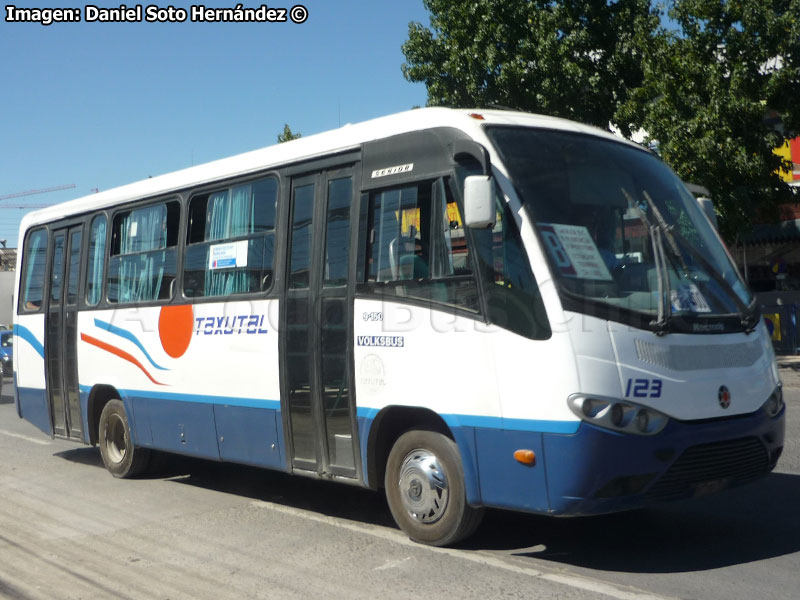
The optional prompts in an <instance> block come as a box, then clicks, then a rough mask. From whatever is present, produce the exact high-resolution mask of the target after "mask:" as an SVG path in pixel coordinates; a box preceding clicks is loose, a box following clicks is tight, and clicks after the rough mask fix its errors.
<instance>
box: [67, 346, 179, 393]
mask: <svg viewBox="0 0 800 600" xmlns="http://www.w3.org/2000/svg"><path fill="white" fill-rule="evenodd" d="M81 340H83V341H84V342H86V343H87V344H91V345H92V346H97V347H98V348H100V349H101V350H105V351H106V352H110V353H111V354H113V355H115V356H119V357H120V358H122V359H124V360H127V361H128V362H129V363H133V364H134V365H136V366H137V367H139V369H141V371H142V373H144V374H145V375H147V378H148V379H149V380H150V381H152V382H153V383H155V384H156V385H166V384H165V383H160V382H158V381H156V380H155V379H153V377H152V375H150V373H148V372H147V369H145V368H144V367H143V366H142V363H140V362H139V361H138V360H136V359H135V358H134V357H133V356H131V355H130V354H128V353H127V352H125V351H124V350H120V349H119V348H117V347H115V346H112V345H111V344H106V343H105V342H103V341H100V340H98V339H97V338H93V337H92V336H90V335H86V334H85V333H82V334H81Z"/></svg>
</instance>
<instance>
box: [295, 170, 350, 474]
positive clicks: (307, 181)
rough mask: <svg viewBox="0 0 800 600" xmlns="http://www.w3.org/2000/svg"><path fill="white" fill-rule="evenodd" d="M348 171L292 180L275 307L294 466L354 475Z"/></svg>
mask: <svg viewBox="0 0 800 600" xmlns="http://www.w3.org/2000/svg"><path fill="white" fill-rule="evenodd" d="M354 189H355V178H354V175H353V170H352V169H340V170H329V171H325V172H323V173H318V174H314V175H309V176H303V177H296V178H294V179H293V180H292V182H291V196H290V211H289V244H288V256H287V269H286V290H285V295H284V301H283V307H282V311H281V315H282V322H281V338H282V339H281V356H282V373H283V374H284V381H283V392H284V393H283V394H282V396H283V408H284V414H286V415H288V416H287V419H288V422H287V423H286V424H287V431H288V435H287V438H288V443H287V448H288V452H289V456H290V457H291V467H292V469H293V470H301V471H313V472H316V473H318V474H323V473H324V474H334V475H339V476H344V477H352V478H355V477H357V476H358V467H357V465H358V456H357V452H356V448H357V446H358V445H357V444H356V443H355V440H356V427H355V423H356V421H355V414H354V401H353V390H352V385H351V383H350V374H351V372H352V356H353V349H352V347H351V343H350V342H349V341H348V340H351V339H352V335H351V334H350V331H351V321H352V317H351V314H350V313H351V307H352V294H353V285H352V277H351V273H350V271H351V252H350V247H351V243H350V240H351V211H352V207H353V205H354V201H353V197H354Z"/></svg>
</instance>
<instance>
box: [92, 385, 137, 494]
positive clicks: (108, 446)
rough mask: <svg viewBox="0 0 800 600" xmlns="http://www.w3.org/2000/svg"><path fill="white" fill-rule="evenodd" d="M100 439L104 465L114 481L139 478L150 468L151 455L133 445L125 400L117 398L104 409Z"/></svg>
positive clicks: (101, 418) (110, 401)
mask: <svg viewBox="0 0 800 600" xmlns="http://www.w3.org/2000/svg"><path fill="white" fill-rule="evenodd" d="M97 439H98V440H99V443H100V456H102V458H103V464H104V465H105V467H106V469H108V471H109V472H110V473H111V474H112V475H113V476H114V477H119V478H122V479H126V478H129V477H135V476H136V475H138V474H140V473H142V472H143V471H144V470H145V469H146V468H147V463H148V461H149V459H150V452H149V450H147V449H146V448H136V447H135V446H134V445H133V441H132V440H131V432H130V427H129V426H128V415H127V414H126V413H125V405H124V404H123V403H122V400H119V399H118V398H114V399H112V400H109V401H108V402H107V403H106V405H105V406H104V407H103V412H102V413H100V427H99V435H98V436H97Z"/></svg>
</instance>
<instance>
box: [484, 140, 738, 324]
mask: <svg viewBox="0 0 800 600" xmlns="http://www.w3.org/2000/svg"><path fill="white" fill-rule="evenodd" d="M487 130H488V131H487V133H488V134H489V137H490V139H491V140H492V142H493V143H494V145H495V147H496V148H497V150H498V151H499V153H500V155H501V157H502V159H503V162H504V163H505V165H506V167H507V169H508V173H509V176H510V178H511V180H512V183H513V184H514V186H515V188H516V190H517V192H518V193H519V195H520V196H521V200H522V202H523V204H524V206H525V208H526V210H527V211H528V214H529V215H530V216H531V218H532V219H533V221H535V223H536V226H537V228H538V231H539V235H540V239H541V241H542V243H543V245H544V248H545V251H546V253H547V256H548V259H549V260H550V265H551V268H552V272H553V274H554V278H555V280H556V282H557V283H558V288H559V290H560V293H561V295H562V298H568V299H569V300H571V302H569V303H566V302H565V306H566V305H567V304H569V306H570V308H574V309H576V310H580V311H586V312H595V313H596V312H598V311H597V310H596V309H597V307H598V306H600V307H603V308H605V309H606V312H608V309H609V308H611V309H614V310H615V313H614V314H623V313H629V312H631V311H632V312H634V313H638V314H639V317H645V318H647V319H651V323H652V324H653V325H655V326H660V327H661V328H662V329H664V330H666V329H667V326H668V323H669V321H670V319H672V318H680V319H683V320H684V321H687V320H688V321H696V322H705V323H708V322H709V320H713V319H716V318H719V317H721V316H731V315H736V316H737V317H738V318H739V319H740V322H741V324H742V325H744V326H745V328H750V327H752V325H747V323H749V322H750V321H751V320H752V318H751V317H752V315H751V314H750V313H751V305H752V298H751V296H750V294H749V292H748V290H747V287H746V285H745V284H744V282H743V281H742V279H741V277H740V276H739V274H738V272H737V270H736V268H735V266H734V265H733V263H732V261H731V259H730V255H729V254H728V253H727V251H726V250H725V248H724V246H723V245H722V244H721V243H720V240H719V237H718V236H717V234H716V232H715V231H714V229H713V227H712V226H711V224H710V222H709V221H708V219H707V217H706V216H705V214H703V212H702V210H701V209H700V207H699V206H698V204H697V202H696V200H695V199H694V197H693V196H692V195H691V193H690V192H689V191H688V190H687V189H686V186H685V185H684V184H683V183H682V182H681V181H680V180H679V179H678V177H677V176H675V174H674V173H673V172H672V171H671V170H670V169H669V168H668V167H667V166H666V165H665V164H664V163H663V162H662V161H661V160H659V159H658V158H656V157H655V156H653V155H651V154H649V153H648V152H646V151H644V150H639V149H637V148H634V147H631V146H629V145H627V144H623V143H618V142H614V141H611V140H605V139H600V138H596V137H593V136H588V135H584V134H576V133H568V132H562V131H554V130H543V129H532V128H522V127H500V126H496V127H488V128H487ZM576 301H577V302H576ZM601 312H602V311H601ZM622 320H625V319H624V318H622ZM695 330H696V331H700V330H702V329H698V328H697V326H695ZM714 330H718V331H719V330H721V329H716V328H712V329H708V330H707V331H714Z"/></svg>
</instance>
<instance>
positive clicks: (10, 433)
mask: <svg viewBox="0 0 800 600" xmlns="http://www.w3.org/2000/svg"><path fill="white" fill-rule="evenodd" d="M0 433H2V434H3V435H7V436H8V437H13V438H17V439H20V440H25V441H26V442H30V443H31V444H39V445H40V446H49V445H50V442H48V441H45V440H40V439H39V438H34V437H30V436H27V435H22V434H21V433H14V432H13V431H6V430H5V429H0Z"/></svg>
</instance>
